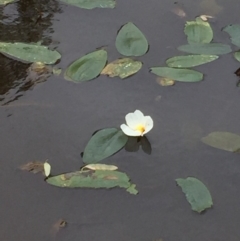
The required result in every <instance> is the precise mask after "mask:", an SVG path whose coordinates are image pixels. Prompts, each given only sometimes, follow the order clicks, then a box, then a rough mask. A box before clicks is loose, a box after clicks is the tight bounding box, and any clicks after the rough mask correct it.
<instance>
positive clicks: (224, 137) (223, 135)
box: [202, 131, 240, 152]
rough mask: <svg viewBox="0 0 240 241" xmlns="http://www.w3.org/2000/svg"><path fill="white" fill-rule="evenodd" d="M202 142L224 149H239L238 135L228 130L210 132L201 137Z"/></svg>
mask: <svg viewBox="0 0 240 241" xmlns="http://www.w3.org/2000/svg"><path fill="white" fill-rule="evenodd" d="M202 142H203V143H205V144H207V145H209V146H212V147H215V148H218V149H221V150H225V151H230V152H239V151H240V136H239V135H236V134H233V133H230V132H221V131H216V132H212V133H210V134H208V135H207V136H206V137H203V138H202Z"/></svg>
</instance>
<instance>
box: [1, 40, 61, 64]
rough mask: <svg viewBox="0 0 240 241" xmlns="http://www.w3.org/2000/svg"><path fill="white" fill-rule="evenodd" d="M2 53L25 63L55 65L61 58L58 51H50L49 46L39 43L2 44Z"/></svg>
mask: <svg viewBox="0 0 240 241" xmlns="http://www.w3.org/2000/svg"><path fill="white" fill-rule="evenodd" d="M0 53H2V54H4V55H6V56H7V57H13V58H16V59H17V60H20V61H23V62H30V63H33V62H42V63H44V64H54V63H56V62H57V60H59V59H60V58H61V55H60V53H59V52H57V51H56V50H50V49H48V47H47V46H41V45H39V44H38V43H35V44H26V43H19V42H15V43H5V42H0Z"/></svg>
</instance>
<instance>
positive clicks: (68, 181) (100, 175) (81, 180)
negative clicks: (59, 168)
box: [46, 170, 137, 194]
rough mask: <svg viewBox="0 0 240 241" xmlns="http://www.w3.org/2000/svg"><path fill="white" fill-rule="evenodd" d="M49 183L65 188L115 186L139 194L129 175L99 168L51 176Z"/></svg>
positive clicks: (48, 179)
mask: <svg viewBox="0 0 240 241" xmlns="http://www.w3.org/2000/svg"><path fill="white" fill-rule="evenodd" d="M46 181H47V183H49V184H51V185H54V186H57V187H65V188H114V187H121V188H125V189H128V188H130V190H127V191H128V192H129V193H131V194H137V190H136V189H135V186H132V185H133V184H132V183H131V182H130V179H129V177H128V176H127V175H126V174H125V173H123V172H118V171H109V170H105V171H103V170H97V171H92V170H88V171H83V170H82V171H76V172H70V173H65V174H61V175H58V176H53V177H49V178H47V179H46Z"/></svg>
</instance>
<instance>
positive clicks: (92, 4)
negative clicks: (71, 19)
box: [61, 0, 116, 9]
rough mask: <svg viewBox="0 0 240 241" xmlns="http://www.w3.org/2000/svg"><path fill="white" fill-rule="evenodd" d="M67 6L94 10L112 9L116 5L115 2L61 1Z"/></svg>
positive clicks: (99, 0)
mask: <svg viewBox="0 0 240 241" xmlns="http://www.w3.org/2000/svg"><path fill="white" fill-rule="evenodd" d="M61 1H62V2H65V3H67V4H70V5H73V6H76V7H79V8H85V9H94V8H114V7H115V5H116V1H115V0H61Z"/></svg>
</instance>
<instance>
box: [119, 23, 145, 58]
mask: <svg viewBox="0 0 240 241" xmlns="http://www.w3.org/2000/svg"><path fill="white" fill-rule="evenodd" d="M116 48H117V50H118V52H119V53H120V54H122V55H125V56H142V55H144V54H145V53H146V52H147V51H148V41H147V39H146V37H145V36H144V34H143V33H142V32H141V31H140V30H139V29H138V28H137V27H136V26H135V25H134V24H133V23H131V22H129V23H127V24H125V25H124V26H123V27H122V28H121V29H120V30H119V32H118V35H117V38H116Z"/></svg>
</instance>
